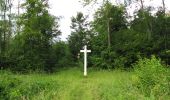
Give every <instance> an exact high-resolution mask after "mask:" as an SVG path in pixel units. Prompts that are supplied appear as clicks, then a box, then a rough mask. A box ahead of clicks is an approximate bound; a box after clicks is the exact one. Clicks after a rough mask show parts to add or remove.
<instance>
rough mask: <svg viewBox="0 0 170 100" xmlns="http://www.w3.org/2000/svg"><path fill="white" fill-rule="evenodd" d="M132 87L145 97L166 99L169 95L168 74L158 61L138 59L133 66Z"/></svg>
mask: <svg viewBox="0 0 170 100" xmlns="http://www.w3.org/2000/svg"><path fill="white" fill-rule="evenodd" d="M134 68H135V76H133V85H134V87H136V88H137V89H138V90H139V91H140V92H141V93H142V94H144V95H145V96H146V97H152V96H154V98H157V99H158V100H159V99H166V98H167V97H168V96H169V95H170V83H169V82H170V80H169V79H170V74H169V72H168V69H167V68H165V67H164V66H163V65H162V64H161V62H160V60H159V59H156V57H155V56H152V57H151V59H147V58H144V59H140V60H139V61H138V62H137V63H136V64H134Z"/></svg>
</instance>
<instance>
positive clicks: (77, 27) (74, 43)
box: [68, 12, 91, 61]
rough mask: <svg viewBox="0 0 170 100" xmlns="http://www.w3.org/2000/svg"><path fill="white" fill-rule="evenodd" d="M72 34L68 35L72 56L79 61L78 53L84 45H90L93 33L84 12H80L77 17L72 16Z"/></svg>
mask: <svg viewBox="0 0 170 100" xmlns="http://www.w3.org/2000/svg"><path fill="white" fill-rule="evenodd" d="M71 21H72V24H71V29H72V32H71V35H70V36H69V37H68V43H69V47H70V50H71V53H72V56H73V58H74V60H75V61H77V55H78V53H79V51H80V49H82V47H83V46H84V45H88V44H89V41H90V38H91V34H90V31H89V29H88V28H89V26H88V22H87V21H86V17H85V16H84V15H83V13H81V12H78V13H77V16H76V17H72V18H71Z"/></svg>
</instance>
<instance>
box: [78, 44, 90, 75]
mask: <svg viewBox="0 0 170 100" xmlns="http://www.w3.org/2000/svg"><path fill="white" fill-rule="evenodd" d="M80 52H83V53H84V76H87V53H88V52H91V50H87V46H86V45H85V46H84V50H80Z"/></svg>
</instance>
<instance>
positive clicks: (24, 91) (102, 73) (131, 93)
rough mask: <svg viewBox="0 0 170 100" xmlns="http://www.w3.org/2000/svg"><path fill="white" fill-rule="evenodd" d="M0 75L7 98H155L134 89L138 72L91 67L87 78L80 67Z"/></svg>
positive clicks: (56, 99) (21, 99) (17, 99)
mask: <svg viewBox="0 0 170 100" xmlns="http://www.w3.org/2000/svg"><path fill="white" fill-rule="evenodd" d="M0 74H1V76H0V80H1V82H2V83H0V88H1V94H0V96H1V99H2V98H3V99H4V98H5V99H6V100H137V99H140V100H151V99H150V98H145V96H144V95H142V94H140V92H138V91H137V90H135V88H133V86H132V83H131V78H132V76H133V74H134V73H133V72H128V71H121V70H114V71H107V70H94V69H89V70H88V76H87V77H84V76H83V71H82V69H80V68H70V69H65V70H61V71H59V72H56V73H54V74H27V75H19V74H18V75H17V74H15V75H14V74H9V73H8V74H5V73H2V72H1V73H0ZM4 80H6V83H5V81H4ZM11 84H13V85H11ZM4 90H5V91H4ZM2 93H3V94H2Z"/></svg>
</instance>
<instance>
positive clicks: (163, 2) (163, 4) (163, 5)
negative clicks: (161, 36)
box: [162, 0, 165, 13]
mask: <svg viewBox="0 0 170 100" xmlns="http://www.w3.org/2000/svg"><path fill="white" fill-rule="evenodd" d="M162 7H163V11H164V13H165V1H164V0H162Z"/></svg>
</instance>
